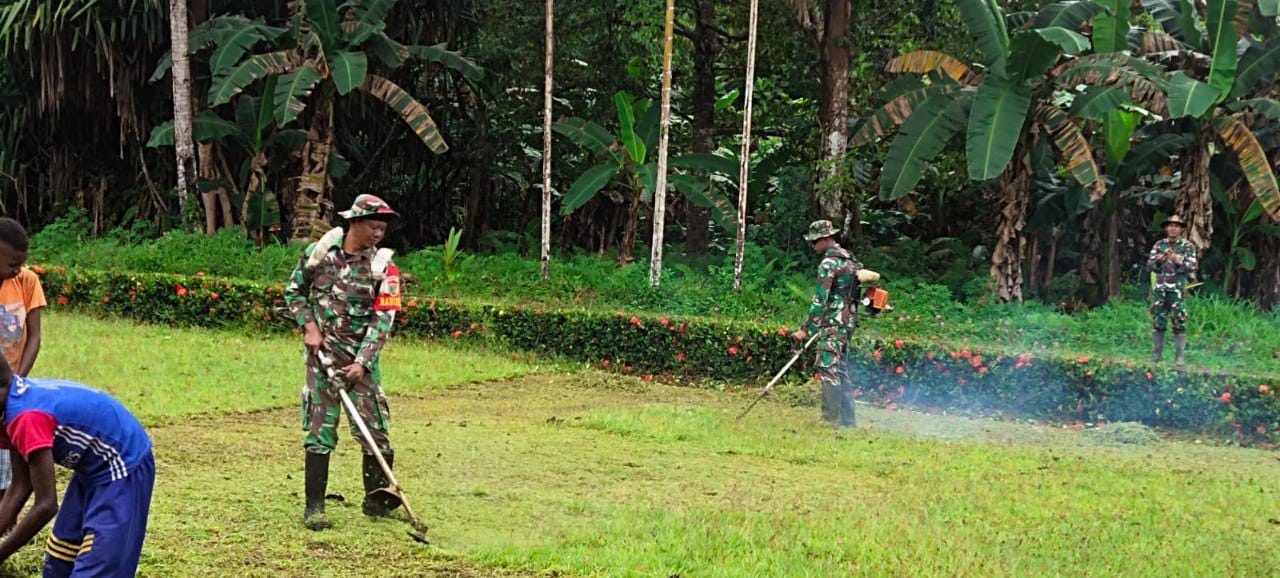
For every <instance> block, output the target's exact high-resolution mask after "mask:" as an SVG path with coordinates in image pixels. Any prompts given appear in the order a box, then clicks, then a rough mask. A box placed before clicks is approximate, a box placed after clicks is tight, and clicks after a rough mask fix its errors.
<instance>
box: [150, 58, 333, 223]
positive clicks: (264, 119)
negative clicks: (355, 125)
mask: <svg viewBox="0 0 1280 578" xmlns="http://www.w3.org/2000/svg"><path fill="white" fill-rule="evenodd" d="M275 85H276V78H274V77H272V78H268V79H267V81H266V85H265V89H266V90H265V92H267V93H273V91H274V88H275ZM193 124H194V134H195V139H196V141H197V142H200V143H208V142H213V141H228V142H230V143H231V144H232V145H233V146H235V147H237V148H238V149H239V150H240V151H241V152H243V153H244V159H245V160H244V162H243V163H242V164H241V165H240V167H239V171H237V172H236V174H235V178H236V179H237V180H236V182H234V183H230V188H232V189H233V190H234V191H236V193H237V196H238V197H239V198H238V199H237V205H238V206H239V209H240V211H239V212H240V222H241V223H242V224H243V225H244V227H245V230H246V231H248V232H249V234H250V235H251V236H253V237H254V238H255V239H258V240H261V239H262V233H263V231H264V230H266V229H270V228H272V227H274V226H275V225H277V224H278V223H279V221H280V210H279V205H278V201H277V197H276V195H275V193H274V192H273V191H271V190H269V189H268V179H267V172H268V168H270V165H272V160H275V161H276V163H275V164H276V165H280V164H283V160H284V159H286V158H287V157H288V153H289V151H293V150H297V149H298V148H299V147H301V146H302V145H303V143H305V142H306V140H307V133H306V131H303V130H300V129H280V128H278V127H275V115H274V113H273V111H272V108H271V106H269V105H266V104H264V102H263V99H262V98H259V97H256V96H253V95H248V94H242V95H240V96H239V97H238V99H237V100H236V105H235V122H228V121H226V120H224V119H222V118H221V117H219V116H218V115H217V113H216V112H214V111H211V110H204V111H201V112H200V113H199V114H198V115H196V117H195V119H194V123H193ZM173 142H174V140H173V122H172V121H169V122H165V123H163V124H160V125H157V126H156V127H155V128H154V129H152V131H151V138H150V140H148V141H147V146H148V147H163V146H173ZM335 154H336V153H335ZM335 160H336V161H339V162H338V163H337V164H338V165H343V164H344V163H342V162H341V159H335ZM331 171H332V172H335V173H339V172H341V169H340V168H338V167H331ZM334 176H339V177H340V176H341V175H340V174H335V175H334Z"/></svg>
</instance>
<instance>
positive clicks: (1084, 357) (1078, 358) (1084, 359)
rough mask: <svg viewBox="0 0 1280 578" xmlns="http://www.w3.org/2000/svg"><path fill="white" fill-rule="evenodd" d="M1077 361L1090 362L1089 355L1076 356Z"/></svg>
mask: <svg viewBox="0 0 1280 578" xmlns="http://www.w3.org/2000/svg"><path fill="white" fill-rule="evenodd" d="M1076 363H1081V364H1083V363H1089V358H1088V357H1087V356H1084V355H1081V356H1080V357H1077V358H1076Z"/></svg>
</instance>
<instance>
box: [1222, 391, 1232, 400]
mask: <svg viewBox="0 0 1280 578" xmlns="http://www.w3.org/2000/svg"><path fill="white" fill-rule="evenodd" d="M1221 399H1222V403H1231V392H1229V391H1224V392H1222V398H1221Z"/></svg>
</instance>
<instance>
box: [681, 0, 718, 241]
mask: <svg viewBox="0 0 1280 578" xmlns="http://www.w3.org/2000/svg"><path fill="white" fill-rule="evenodd" d="M695 10H697V22H696V24H695V26H694V29H693V152H694V153H697V154H710V153H713V152H715V150H716V60H717V59H718V58H719V57H720V50H721V48H722V43H721V41H720V33H719V32H718V31H717V30H716V3H715V0H698V2H697V6H696V7H695ZM684 206H685V229H686V230H687V231H688V237H687V238H686V239H685V251H687V252H688V253H689V254H691V255H700V254H704V253H706V252H707V249H708V248H709V247H710V245H711V239H710V227H711V210H710V209H708V208H706V207H700V206H698V205H696V204H694V203H692V202H690V201H689V200H688V199H686V200H685V204H684Z"/></svg>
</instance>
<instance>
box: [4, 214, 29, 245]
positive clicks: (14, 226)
mask: <svg viewBox="0 0 1280 578" xmlns="http://www.w3.org/2000/svg"><path fill="white" fill-rule="evenodd" d="M0 243H4V244H5V245H8V246H9V247H10V248H12V249H14V250H16V251H26V250H28V249H30V248H31V239H30V238H29V237H27V230H26V229H24V228H23V227H22V224H21V223H19V222H17V221H15V220H13V219H10V218H9V217H0Z"/></svg>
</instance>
